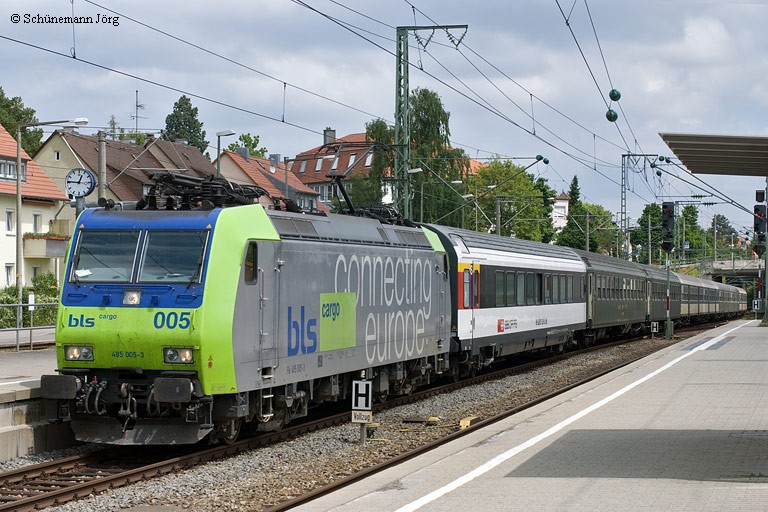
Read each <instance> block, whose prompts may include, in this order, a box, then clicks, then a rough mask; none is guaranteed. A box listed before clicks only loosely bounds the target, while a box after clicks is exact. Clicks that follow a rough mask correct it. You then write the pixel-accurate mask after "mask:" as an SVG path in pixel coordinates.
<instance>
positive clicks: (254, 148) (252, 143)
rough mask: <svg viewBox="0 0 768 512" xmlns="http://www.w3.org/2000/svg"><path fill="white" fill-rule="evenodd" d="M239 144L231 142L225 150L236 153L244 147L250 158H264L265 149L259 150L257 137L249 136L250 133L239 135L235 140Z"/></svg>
mask: <svg viewBox="0 0 768 512" xmlns="http://www.w3.org/2000/svg"><path fill="white" fill-rule="evenodd" d="M203 136H205V132H203ZM237 140H239V141H240V142H239V143H238V142H233V143H232V144H230V145H229V146H227V149H228V150H230V151H237V148H239V147H244V148H247V149H248V154H249V155H251V156H255V157H258V158H265V157H266V156H267V153H268V151H267V148H260V147H259V136H258V135H251V134H250V133H241V134H240V137H238V138H237Z"/></svg>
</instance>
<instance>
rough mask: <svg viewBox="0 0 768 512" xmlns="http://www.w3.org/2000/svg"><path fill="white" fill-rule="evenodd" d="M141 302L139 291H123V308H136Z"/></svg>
mask: <svg viewBox="0 0 768 512" xmlns="http://www.w3.org/2000/svg"><path fill="white" fill-rule="evenodd" d="M140 302H141V291H139V290H125V291H124V292H123V306H138V305H139V303H140Z"/></svg>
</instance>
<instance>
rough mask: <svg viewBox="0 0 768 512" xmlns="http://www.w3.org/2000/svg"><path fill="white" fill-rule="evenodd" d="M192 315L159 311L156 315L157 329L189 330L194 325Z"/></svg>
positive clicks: (187, 312) (185, 312) (186, 312)
mask: <svg viewBox="0 0 768 512" xmlns="http://www.w3.org/2000/svg"><path fill="white" fill-rule="evenodd" d="M191 315H192V313H190V312H189V311H184V312H182V313H177V312H175V311H171V312H169V313H164V312H163V311H158V312H157V313H155V320H154V323H155V329H187V328H189V326H190V325H191V323H192V321H191V319H190V317H191Z"/></svg>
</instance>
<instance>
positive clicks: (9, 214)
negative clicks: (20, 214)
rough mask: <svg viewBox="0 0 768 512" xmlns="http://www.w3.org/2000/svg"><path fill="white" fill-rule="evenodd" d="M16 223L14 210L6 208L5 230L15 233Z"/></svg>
mask: <svg viewBox="0 0 768 512" xmlns="http://www.w3.org/2000/svg"><path fill="white" fill-rule="evenodd" d="M15 226H16V224H15V223H14V222H13V210H5V232H6V233H13V232H14V230H15Z"/></svg>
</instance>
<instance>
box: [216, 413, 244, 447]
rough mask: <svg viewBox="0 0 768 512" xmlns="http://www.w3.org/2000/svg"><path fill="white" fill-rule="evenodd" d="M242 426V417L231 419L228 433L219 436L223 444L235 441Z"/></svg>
mask: <svg viewBox="0 0 768 512" xmlns="http://www.w3.org/2000/svg"><path fill="white" fill-rule="evenodd" d="M242 428H243V419H242V418H238V419H236V420H232V421H231V425H230V428H229V434H227V435H225V436H222V437H221V440H222V442H223V443H224V444H233V443H234V442H235V441H237V438H238V436H239V435H240V431H241V430H242Z"/></svg>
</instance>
